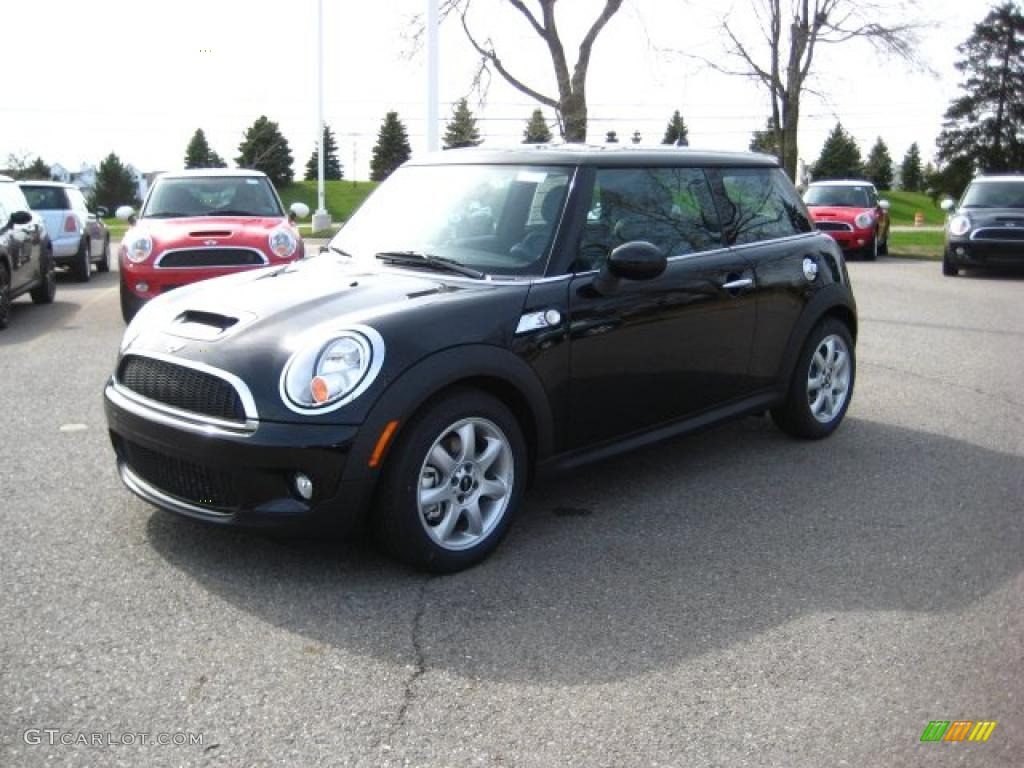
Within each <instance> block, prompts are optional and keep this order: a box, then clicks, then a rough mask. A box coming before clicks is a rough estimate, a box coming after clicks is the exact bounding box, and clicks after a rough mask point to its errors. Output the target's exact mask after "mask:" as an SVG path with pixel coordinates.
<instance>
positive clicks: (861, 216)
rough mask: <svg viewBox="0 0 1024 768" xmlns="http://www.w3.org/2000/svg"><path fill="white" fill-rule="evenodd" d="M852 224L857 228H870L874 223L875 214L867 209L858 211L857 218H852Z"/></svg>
mask: <svg viewBox="0 0 1024 768" xmlns="http://www.w3.org/2000/svg"><path fill="white" fill-rule="evenodd" d="M853 224H854V226H855V227H857V229H870V228H871V227H873V226H874V224H875V216H874V214H871V213H868V212H867V211H864V213H858V214H857V218H855V219H854V220H853Z"/></svg>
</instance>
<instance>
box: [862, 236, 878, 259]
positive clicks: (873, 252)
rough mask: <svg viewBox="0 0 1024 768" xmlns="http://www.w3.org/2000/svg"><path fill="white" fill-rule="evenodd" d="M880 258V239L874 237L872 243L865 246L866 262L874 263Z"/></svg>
mask: <svg viewBox="0 0 1024 768" xmlns="http://www.w3.org/2000/svg"><path fill="white" fill-rule="evenodd" d="M877 258H878V238H877V237H872V238H871V242H870V243H868V244H867V245H865V246H864V260H865V261H874V260H875V259H877Z"/></svg>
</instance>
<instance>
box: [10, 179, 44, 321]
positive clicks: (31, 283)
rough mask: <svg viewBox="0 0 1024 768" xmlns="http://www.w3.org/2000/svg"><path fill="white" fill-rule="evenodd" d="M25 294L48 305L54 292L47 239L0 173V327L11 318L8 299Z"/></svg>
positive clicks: (39, 223) (13, 186) (36, 217)
mask: <svg viewBox="0 0 1024 768" xmlns="http://www.w3.org/2000/svg"><path fill="white" fill-rule="evenodd" d="M23 293H28V294H29V295H30V296H31V297H32V301H34V302H35V303H36V304H49V303H51V302H52V301H53V297H54V296H55V295H56V293H57V276H56V275H55V274H54V268H53V257H52V253H51V250H50V239H49V237H48V236H47V234H46V226H45V225H44V224H43V220H42V219H41V218H40V217H39V215H38V214H35V213H32V211H31V210H30V209H29V207H28V201H26V200H25V195H23V194H22V193H21V189H20V188H19V187H18V185H17V183H16V182H15V181H14V180H13V179H10V178H8V177H7V176H0V329H3V328H6V327H7V325H8V323H10V320H11V301H12V300H13V299H15V298H17V297H18V296H21V295H22V294H23Z"/></svg>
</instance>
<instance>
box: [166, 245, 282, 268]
mask: <svg viewBox="0 0 1024 768" xmlns="http://www.w3.org/2000/svg"><path fill="white" fill-rule="evenodd" d="M211 239H212V238H211ZM211 250H218V251H247V252H248V253H255V254H256V255H257V256H259V257H260V258H261V259H262V260H263V261H262V264H203V265H201V266H200V265H197V266H191V267H163V266H160V265H161V262H163V260H164V258H165V257H166V256H168V255H170V254H172V253H188V252H191V251H211ZM268 264H270V259H268V258H267V255H266V254H265V253H263V252H262V251H261V250H259V249H258V248H250V247H249V246H242V245H216V246H213V245H197V246H195V247H193V248H171V249H170V250H169V251H164V252H163V253H161V254H160V255H159V256H157V258H156V261H154V262H153V268H154V269H256V268H258V267H260V266H263V267H265V266H267V265H268Z"/></svg>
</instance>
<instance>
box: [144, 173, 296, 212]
mask: <svg viewBox="0 0 1024 768" xmlns="http://www.w3.org/2000/svg"><path fill="white" fill-rule="evenodd" d="M186 216H284V211H282V210H281V204H280V203H279V202H278V200H277V195H275V194H274V190H273V188H272V187H271V186H270V181H269V180H268V179H266V178H263V177H252V176H215V177H209V176H204V177H196V178H181V179H173V178H172V179H160V180H158V181H157V183H156V186H155V187H154V188H153V191H152V193H151V194H150V195H149V199H148V200H146V207H145V208H144V209H143V211H142V218H149V219H172V218H183V217H186Z"/></svg>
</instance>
